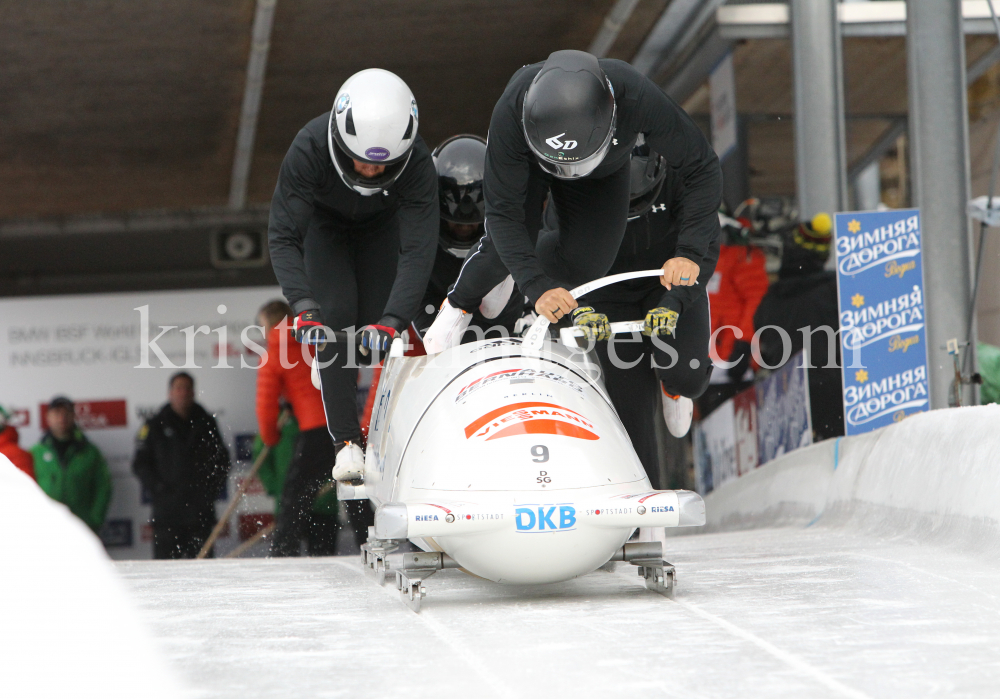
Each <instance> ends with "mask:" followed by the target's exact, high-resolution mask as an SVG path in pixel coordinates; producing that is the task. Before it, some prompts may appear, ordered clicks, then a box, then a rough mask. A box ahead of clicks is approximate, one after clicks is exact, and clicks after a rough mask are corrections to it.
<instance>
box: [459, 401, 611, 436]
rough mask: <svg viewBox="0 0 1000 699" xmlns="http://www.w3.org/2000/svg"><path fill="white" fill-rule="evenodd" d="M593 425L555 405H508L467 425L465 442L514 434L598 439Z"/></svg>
mask: <svg viewBox="0 0 1000 699" xmlns="http://www.w3.org/2000/svg"><path fill="white" fill-rule="evenodd" d="M593 429H594V425H593V423H591V422H590V421H589V420H588V419H587V418H585V417H584V416H583V415H581V414H580V413H578V412H576V411H575V410H569V409H568V408H564V407H562V406H561V405H556V404H555V403H542V402H539V401H527V402H524V403H512V404H511V405H506V406H504V407H502V408H497V409H496V410H491V411H490V412H488V413H486V414H485V415H482V416H480V417H479V418H477V419H475V420H473V421H472V422H470V423H469V424H468V425H467V426H466V428H465V438H466V439H473V438H475V437H482V438H484V439H485V440H486V441H489V440H491V439H497V438H498V437H512V436H514V435H518V434H555V435H561V436H563V437H575V438H576V439H587V440H596V439H600V437H598V436H597V434H595V433H594V432H593Z"/></svg>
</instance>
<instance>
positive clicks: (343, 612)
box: [118, 525, 1000, 699]
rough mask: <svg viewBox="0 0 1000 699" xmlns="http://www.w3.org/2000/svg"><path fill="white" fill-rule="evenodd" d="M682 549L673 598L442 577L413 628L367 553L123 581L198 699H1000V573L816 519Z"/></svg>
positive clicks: (685, 542) (604, 584)
mask: <svg viewBox="0 0 1000 699" xmlns="http://www.w3.org/2000/svg"><path fill="white" fill-rule="evenodd" d="M668 551H669V554H668V556H667V557H668V559H669V560H671V562H672V563H674V564H675V565H676V566H677V570H678V577H679V581H680V582H679V586H678V591H677V594H676V597H675V600H674V601H670V600H668V599H666V598H664V597H662V596H660V595H657V594H655V593H652V592H648V591H647V590H646V589H645V588H644V587H643V586H642V584H641V583H640V581H639V578H638V577H637V576H636V575H635V571H634V569H633V568H632V567H631V566H627V565H625V564H619V566H618V569H617V570H616V572H615V573H605V572H600V571H599V572H596V573H592V574H590V575H586V576H583V577H581V578H578V579H576V580H573V581H570V582H568V583H562V584H558V585H551V586H539V587H532V588H516V587H506V586H499V585H495V584H492V583H488V582H484V581H481V580H477V579H474V578H471V577H469V576H466V575H464V574H463V573H461V572H459V571H444V572H442V573H438V574H437V575H435V576H434V577H433V578H431V579H430V580H429V581H428V597H427V599H426V600H425V601H424V608H423V610H422V611H421V613H420V614H419V615H418V614H415V613H413V612H411V611H410V610H409V609H408V608H407V607H405V606H404V605H403V604H402V603H401V602H400V601H399V599H398V594H397V593H396V591H395V589H394V588H393V587H392V586H391V585H386V586H385V587H384V588H380V587H378V586H376V585H375V583H374V582H373V581H372V580H371V579H370V578H368V577H366V576H365V575H364V573H363V572H362V569H361V566H360V562H359V560H358V559H357V558H353V557H352V558H339V559H299V560H288V559H286V560H263V561H262V560H248V561H233V562H230V561H209V562H197V563H196V562H176V563H152V562H130V563H120V564H118V568H119V570H120V571H121V573H122V574H123V575H124V577H125V579H126V582H127V583H128V584H129V586H130V587H131V588H132V589H133V591H134V593H135V597H136V599H137V600H138V602H139V605H140V607H141V608H142V610H143V613H144V616H145V617H146V619H147V620H148V622H149V623H150V624H151V626H152V628H153V630H154V633H155V634H156V635H157V636H159V637H160V638H161V639H162V642H163V644H164V648H165V650H166V652H167V655H168V657H169V658H170V659H171V660H172V661H173V664H174V666H175V668H176V669H177V671H178V674H179V675H180V677H181V679H182V680H186V682H187V683H188V685H189V686H191V687H195V688H197V689H196V690H194V691H192V696H197V697H220V698H221V697H234V698H235V697H291V696H295V697H368V696H372V697H374V696H401V695H403V693H405V696H408V697H431V696H434V697H440V696H497V697H550V696H580V697H592V696H593V697H598V696H600V697H619V696H663V697H685V698H687V697H691V698H693V697H736V696H744V695H746V694H747V693H752V694H753V695H754V696H759V697H857V698H859V699H860V698H861V697H886V698H889V697H902V696H911V697H929V696H947V697H990V696H996V692H997V683H998V681H1000V587H998V586H997V584H996V583H997V580H998V579H1000V578H998V573H1000V570H998V569H997V567H995V566H991V565H985V564H981V563H977V562H975V561H974V560H972V558H970V557H969V556H966V555H961V554H951V553H948V552H946V551H944V550H937V549H933V548H931V547H927V546H922V545H917V544H915V543H913V542H912V541H909V540H896V541H890V540H878V539H873V538H872V537H868V536H858V535H852V534H849V533H845V532H843V531H840V530H838V529H835V528H829V527H824V526H821V525H817V526H813V527H809V528H805V529H765V530H756V531H745V532H734V533H723V534H708V535H704V536H688V537H679V538H675V539H670V540H669V541H668Z"/></svg>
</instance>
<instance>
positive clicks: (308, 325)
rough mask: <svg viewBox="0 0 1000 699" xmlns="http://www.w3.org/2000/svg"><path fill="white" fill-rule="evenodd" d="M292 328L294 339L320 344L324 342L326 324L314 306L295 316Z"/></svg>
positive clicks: (308, 343) (304, 342)
mask: <svg viewBox="0 0 1000 699" xmlns="http://www.w3.org/2000/svg"><path fill="white" fill-rule="evenodd" d="M292 330H294V331H295V339H296V340H297V341H298V342H301V343H303V344H306V345H321V344H323V343H324V342H326V326H324V325H323V320H322V319H321V318H320V317H319V311H318V310H316V309H315V308H314V309H312V310H308V311H302V312H301V313H299V314H298V315H297V316H295V323H294V324H293V325H292Z"/></svg>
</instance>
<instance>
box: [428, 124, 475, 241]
mask: <svg viewBox="0 0 1000 699" xmlns="http://www.w3.org/2000/svg"><path fill="white" fill-rule="evenodd" d="M431 157H432V158H433V159H434V168H435V169H436V170H437V175H438V198H439V201H440V203H441V218H443V219H444V220H445V221H451V222H452V223H463V224H467V225H474V224H477V223H482V222H483V219H484V218H485V217H486V202H485V201H484V199H483V171H484V170H486V139H484V138H481V137H479V136H472V135H470V134H461V135H459V136H452V137H451V138H449V139H447V140H445V141H444V142H443V143H442V144H441V145H439V146H438V147H437V148H435V149H434V152H433V153H431Z"/></svg>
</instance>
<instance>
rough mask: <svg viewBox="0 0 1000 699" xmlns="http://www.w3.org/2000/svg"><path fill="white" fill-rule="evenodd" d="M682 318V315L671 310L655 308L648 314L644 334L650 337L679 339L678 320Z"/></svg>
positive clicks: (643, 329)
mask: <svg viewBox="0 0 1000 699" xmlns="http://www.w3.org/2000/svg"><path fill="white" fill-rule="evenodd" d="M680 317H681V316H680V313H678V312H677V311H673V310H671V309H669V308H662V307H661V308H654V309H652V310H650V312H649V313H647V314H646V323H645V324H644V325H643V328H642V334H643V335H649V336H650V337H652V336H653V335H671V336H673V337H677V319H678V318H680Z"/></svg>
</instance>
